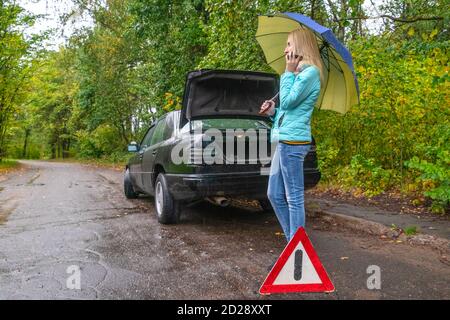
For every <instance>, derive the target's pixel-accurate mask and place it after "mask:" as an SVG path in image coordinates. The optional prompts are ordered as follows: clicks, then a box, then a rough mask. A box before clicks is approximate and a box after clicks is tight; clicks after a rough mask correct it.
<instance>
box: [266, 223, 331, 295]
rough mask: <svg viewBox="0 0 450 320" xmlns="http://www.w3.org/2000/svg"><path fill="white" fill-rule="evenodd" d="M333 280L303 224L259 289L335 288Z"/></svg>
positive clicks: (283, 291)
mask: <svg viewBox="0 0 450 320" xmlns="http://www.w3.org/2000/svg"><path fill="white" fill-rule="evenodd" d="M333 291H334V285H333V283H331V280H330V278H329V277H328V274H327V272H326V271H325V269H324V267H323V266H322V263H321V262H320V260H319V257H318V256H317V254H316V251H315V250H314V248H313V246H312V244H311V241H309V238H308V235H307V234H306V232H305V229H304V228H303V227H300V228H299V229H298V230H297V232H296V233H295V235H294V237H293V238H292V239H291V241H290V242H289V243H288V245H287V246H286V248H285V249H284V250H283V252H282V253H281V256H280V258H278V260H277V262H276V263H275V265H274V266H273V268H272V270H271V271H270V273H269V275H268V276H267V278H266V280H265V281H264V283H263V285H262V286H261V289H259V293H261V294H271V293H288V292H333Z"/></svg>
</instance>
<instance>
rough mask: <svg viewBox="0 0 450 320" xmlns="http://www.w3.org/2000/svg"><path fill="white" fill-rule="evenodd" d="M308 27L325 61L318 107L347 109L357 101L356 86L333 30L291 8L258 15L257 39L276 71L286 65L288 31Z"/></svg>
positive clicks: (346, 53) (348, 58)
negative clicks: (285, 53) (294, 11)
mask: <svg viewBox="0 0 450 320" xmlns="http://www.w3.org/2000/svg"><path fill="white" fill-rule="evenodd" d="M298 28H308V29H309V30H311V31H312V32H314V34H315V35H316V39H317V44H318V45H319V51H320V55H321V57H322V62H323V65H324V70H323V72H324V78H325V83H324V86H323V88H324V89H323V90H322V91H321V94H320V96H319V99H318V101H317V107H318V108H319V109H327V110H334V111H337V112H340V113H345V112H347V111H348V110H349V109H350V107H351V106H352V105H354V104H357V103H358V102H359V87H358V81H357V79H356V74H355V70H354V68H353V61H352V56H351V54H350V52H349V51H348V50H347V48H345V46H344V45H343V44H342V43H341V42H340V41H339V40H338V39H337V38H336V37H335V36H334V34H333V32H332V31H331V30H330V29H328V28H325V27H324V26H321V25H320V24H318V23H317V22H315V21H314V20H312V19H311V18H309V17H306V16H304V15H301V14H298V13H292V12H284V13H277V14H274V15H261V16H259V17H258V30H257V32H256V39H257V41H258V43H259V44H260V46H261V48H262V49H263V52H264V55H265V57H266V61H267V63H268V64H269V65H270V66H271V67H272V68H273V69H274V70H275V71H276V72H278V73H279V74H282V73H283V72H284V70H285V68H286V61H285V57H284V48H285V47H286V41H287V37H288V34H289V33H290V32H291V31H293V30H295V29H298Z"/></svg>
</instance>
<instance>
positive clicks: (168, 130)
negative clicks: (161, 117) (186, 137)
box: [163, 113, 174, 140]
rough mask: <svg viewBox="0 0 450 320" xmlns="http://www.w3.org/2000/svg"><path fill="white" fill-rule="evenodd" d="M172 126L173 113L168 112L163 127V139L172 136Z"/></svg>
mask: <svg viewBox="0 0 450 320" xmlns="http://www.w3.org/2000/svg"><path fill="white" fill-rule="evenodd" d="M173 128H174V113H170V114H169V115H168V116H167V117H166V126H165V127H164V133H163V140H167V139H169V138H170V137H172V133H173Z"/></svg>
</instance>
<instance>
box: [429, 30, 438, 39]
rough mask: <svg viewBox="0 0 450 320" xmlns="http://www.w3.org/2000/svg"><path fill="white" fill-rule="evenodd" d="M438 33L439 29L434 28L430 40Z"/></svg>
mask: <svg viewBox="0 0 450 320" xmlns="http://www.w3.org/2000/svg"><path fill="white" fill-rule="evenodd" d="M437 34H438V29H433V31H431V33H430V40H432V39H433V38H434V37H435V36H436V35H437Z"/></svg>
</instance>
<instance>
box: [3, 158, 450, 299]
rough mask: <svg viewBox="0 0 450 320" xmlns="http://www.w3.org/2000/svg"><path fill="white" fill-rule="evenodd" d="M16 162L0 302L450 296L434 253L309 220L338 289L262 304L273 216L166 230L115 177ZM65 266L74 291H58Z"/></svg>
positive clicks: (206, 219)
mask: <svg viewBox="0 0 450 320" xmlns="http://www.w3.org/2000/svg"><path fill="white" fill-rule="evenodd" d="M23 163H24V164H25V166H26V167H27V168H28V170H26V171H21V172H20V173H16V174H13V175H10V176H9V178H8V179H7V180H4V181H1V182H0V299H263V300H266V299H397V298H406V299H408V298H413V299H418V298H423V299H449V298H450V267H449V265H448V260H447V259H445V257H444V259H443V258H442V256H441V255H440V254H439V253H438V252H435V251H432V250H430V249H428V248H416V247H411V246H408V245H406V244H403V243H392V242H389V241H388V240H382V239H378V238H374V237H369V236H366V235H364V234H352V233H351V232H349V231H347V230H344V229H342V230H341V229H337V228H336V227H333V226H331V227H330V226H328V225H326V224H324V223H322V222H321V221H316V220H308V221H307V232H308V234H309V235H310V237H311V241H312V243H313V245H314V247H315V248H316V250H317V252H318V255H319V257H320V259H321V260H322V262H323V264H324V266H325V268H326V269H327V271H328V274H329V275H330V277H331V279H332V281H333V283H334V285H335V287H336V291H335V292H334V293H331V294H311V293H309V294H288V295H272V296H261V295H259V294H258V290H259V287H260V285H261V284H262V282H263V281H264V279H265V277H266V275H267V272H268V270H267V268H268V267H269V266H270V265H271V264H272V263H273V262H274V260H275V259H276V258H277V257H278V255H279V254H280V253H281V251H282V250H283V248H284V246H285V240H284V237H283V236H282V235H280V232H281V229H280V228H279V226H278V223H277V220H276V218H275V217H274V214H271V213H263V212H261V211H259V210H258V209H257V208H239V207H228V208H220V207H217V206H215V205H213V204H210V203H207V202H203V203H199V204H196V205H193V206H191V207H189V208H185V209H184V210H183V213H182V216H181V223H180V224H178V225H174V226H164V225H160V224H158V222H157V218H156V214H155V212H154V207H153V198H141V199H137V200H132V201H130V200H127V199H126V198H125V197H124V196H123V193H122V173H121V172H117V171H113V170H109V169H99V168H94V167H88V166H83V165H80V164H71V163H56V162H38V161H26V162H23ZM447 258H448V257H447ZM370 265H377V266H379V267H380V268H381V290H369V289H368V288H367V278H368V277H369V276H370V274H368V273H367V272H366V270H367V268H368V266H370ZM70 266H77V267H79V268H80V274H81V289H80V290H78V289H69V288H68V287H67V280H68V278H69V277H70V276H71V273H70V272H72V271H70V269H69V271H70V272H69V273H68V268H69V267H70Z"/></svg>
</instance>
